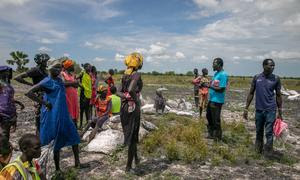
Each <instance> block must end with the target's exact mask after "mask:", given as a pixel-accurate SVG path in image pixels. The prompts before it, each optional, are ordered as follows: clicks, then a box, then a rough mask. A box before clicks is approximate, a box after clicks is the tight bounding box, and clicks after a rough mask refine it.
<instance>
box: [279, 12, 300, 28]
mask: <svg viewBox="0 0 300 180" xmlns="http://www.w3.org/2000/svg"><path fill="white" fill-rule="evenodd" d="M283 24H284V25H287V26H300V13H298V14H296V15H293V16H292V17H289V18H288V19H287V20H286V21H285V22H284V23H283Z"/></svg>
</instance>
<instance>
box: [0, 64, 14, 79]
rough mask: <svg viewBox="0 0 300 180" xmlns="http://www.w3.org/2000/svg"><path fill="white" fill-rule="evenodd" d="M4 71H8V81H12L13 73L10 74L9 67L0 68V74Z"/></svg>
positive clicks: (10, 69)
mask: <svg viewBox="0 0 300 180" xmlns="http://www.w3.org/2000/svg"><path fill="white" fill-rule="evenodd" d="M5 71H8V72H9V77H8V78H9V79H12V75H13V72H12V68H11V67H9V66H0V72H5Z"/></svg>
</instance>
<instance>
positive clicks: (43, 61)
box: [15, 53, 50, 136]
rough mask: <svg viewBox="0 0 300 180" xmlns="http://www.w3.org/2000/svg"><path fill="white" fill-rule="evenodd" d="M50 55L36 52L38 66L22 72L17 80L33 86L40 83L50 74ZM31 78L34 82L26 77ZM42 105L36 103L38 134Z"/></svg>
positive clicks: (37, 133) (35, 59)
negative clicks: (48, 67)
mask: <svg viewBox="0 0 300 180" xmlns="http://www.w3.org/2000/svg"><path fill="white" fill-rule="evenodd" d="M49 59H50V57H49V55H48V54H42V53H40V54H36V55H35V57H34V61H35V63H36V67H34V68H31V69H30V70H28V71H27V72H24V73H21V74H19V75H17V76H16V77H15V80H16V81H18V82H19V83H22V84H27V85H29V86H33V85H36V84H38V83H39V82H40V81H42V80H43V79H44V78H45V77H47V76H48V73H47V70H46V68H47V62H48V61H49ZM28 77H29V78H31V80H32V82H28V81H26V80H25V79H26V78H28ZM38 95H39V97H42V96H43V94H42V93H40V94H38ZM41 107H42V105H41V104H36V105H35V126H36V135H37V136H39V131H40V113H41V111H40V109H41Z"/></svg>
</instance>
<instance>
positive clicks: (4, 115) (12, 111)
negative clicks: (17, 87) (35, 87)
mask: <svg viewBox="0 0 300 180" xmlns="http://www.w3.org/2000/svg"><path fill="white" fill-rule="evenodd" d="M11 79H12V69H11V68H10V67H8V66H0V129H1V131H2V133H3V135H4V136H6V138H7V139H8V140H9V136H10V128H11V126H13V128H14V129H13V131H15V129H16V126H17V124H16V123H17V111H16V105H15V103H17V104H19V105H20V106H21V109H22V110H23V109H24V105H23V104H22V103H21V102H19V101H16V100H14V94H15V91H14V88H13V87H12V86H11V85H10V80H11Z"/></svg>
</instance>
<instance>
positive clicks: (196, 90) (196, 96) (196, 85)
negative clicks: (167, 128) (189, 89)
mask: <svg viewBox="0 0 300 180" xmlns="http://www.w3.org/2000/svg"><path fill="white" fill-rule="evenodd" d="M198 77H199V73H198V69H197V68H195V69H194V79H193V81H192V83H193V84H194V99H195V106H196V108H197V109H198V107H199V85H200V81H199V78H198Z"/></svg>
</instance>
